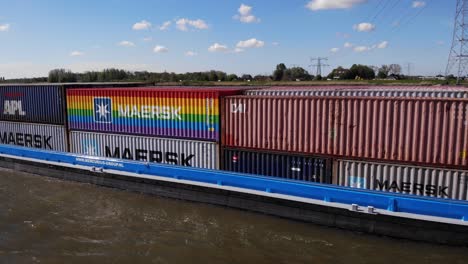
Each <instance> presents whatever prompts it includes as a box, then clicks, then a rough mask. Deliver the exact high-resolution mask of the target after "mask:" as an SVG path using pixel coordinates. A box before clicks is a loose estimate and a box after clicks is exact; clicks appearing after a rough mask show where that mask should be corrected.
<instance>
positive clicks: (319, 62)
mask: <svg viewBox="0 0 468 264" xmlns="http://www.w3.org/2000/svg"><path fill="white" fill-rule="evenodd" d="M310 61H311V62H314V61H317V64H311V65H309V67H312V66H314V67H317V74H316V76H319V75H320V76H322V67H327V66H330V65H328V64H325V63H323V61H328V58H325V57H324V58H322V57H317V58H310Z"/></svg>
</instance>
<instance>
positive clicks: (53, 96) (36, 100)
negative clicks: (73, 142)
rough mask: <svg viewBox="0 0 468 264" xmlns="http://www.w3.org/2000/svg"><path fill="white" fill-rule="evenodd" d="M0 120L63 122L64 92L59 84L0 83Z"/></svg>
mask: <svg viewBox="0 0 468 264" xmlns="http://www.w3.org/2000/svg"><path fill="white" fill-rule="evenodd" d="M0 120H2V121H19V122H28V123H45V124H57V125H63V124H65V93H64V88H63V87H62V86H60V85H52V84H50V85H24V84H22V85H1V86H0Z"/></svg>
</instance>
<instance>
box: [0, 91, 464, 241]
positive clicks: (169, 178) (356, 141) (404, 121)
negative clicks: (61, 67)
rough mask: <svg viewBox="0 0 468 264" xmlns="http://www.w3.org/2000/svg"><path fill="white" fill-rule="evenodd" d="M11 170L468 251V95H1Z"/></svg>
mask: <svg viewBox="0 0 468 264" xmlns="http://www.w3.org/2000/svg"><path fill="white" fill-rule="evenodd" d="M0 109H1V112H0V141H1V142H0V143H1V144H0V167H4V168H9V169H13V170H18V171H25V172H30V173H34V174H38V175H44V176H48V177H57V178H61V179H67V180H74V181H80V182H88V183H93V184H97V185H102V186H109V187H115V188H120V189H126V190H132V191H138V192H144V193H150V194H156V195H160V196H165V197H171V198H177V199H184V200H191V201H198V202H206V203H212V204H216V205H223V206H228V207H234V208H240V209H245V210H251V211H257V212H261V213H266V214H270V215H276V216H280V217H285V218H290V219H295V220H300V221H305V222H311V223H316V224H321V225H327V226H333V227H338V228H345V229H351V230H356V231H361V232H367V233H373V234H378V235H385V236H391V237H399V238H407V239H413V240H418V241H429V242H435V243H443V244H451V245H464V246H468V222H467V221H468V201H467V200H468V152H467V151H468V130H467V127H468V89H466V88H463V87H444V86H432V87H431V86H427V87H424V86H415V87H408V86H313V87H252V88H249V87H149V86H145V85H143V84H118V83H114V84H111V83H107V84H106V83H101V84H37V85H34V84H28V85H23V84H21V85H1V86H0Z"/></svg>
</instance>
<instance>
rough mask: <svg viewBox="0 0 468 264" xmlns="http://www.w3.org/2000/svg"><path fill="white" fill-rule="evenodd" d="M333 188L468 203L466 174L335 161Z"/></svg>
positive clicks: (381, 164)
mask: <svg viewBox="0 0 468 264" xmlns="http://www.w3.org/2000/svg"><path fill="white" fill-rule="evenodd" d="M333 174H334V175H333V181H334V183H335V184H338V185H341V186H347V187H353V188H360V189H369V190H378V191H386V192H396V193H406V194H414V195H422V196H431V197H438V198H449V199H458V200H468V171H466V170H450V169H443V168H431V167H416V166H407V165H400V164H384V163H375V162H365V161H354V160H335V161H334V165H333Z"/></svg>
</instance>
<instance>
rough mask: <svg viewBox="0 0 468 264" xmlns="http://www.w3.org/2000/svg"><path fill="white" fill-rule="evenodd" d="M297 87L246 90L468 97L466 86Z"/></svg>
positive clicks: (269, 93)
mask: <svg viewBox="0 0 468 264" xmlns="http://www.w3.org/2000/svg"><path fill="white" fill-rule="evenodd" d="M345 87H346V88H344V87H341V86H336V87H334V86H325V87H295V88H288V87H283V88H278V87H275V88H269V89H253V90H248V91H245V93H244V94H245V95H250V96H358V97H359V96H369V97H439V98H468V89H466V88H456V87H452V88H445V87H405V86H396V87H393V86H388V87H372V86H369V87H361V86H358V87H349V86H345Z"/></svg>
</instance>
